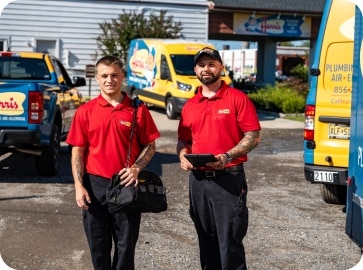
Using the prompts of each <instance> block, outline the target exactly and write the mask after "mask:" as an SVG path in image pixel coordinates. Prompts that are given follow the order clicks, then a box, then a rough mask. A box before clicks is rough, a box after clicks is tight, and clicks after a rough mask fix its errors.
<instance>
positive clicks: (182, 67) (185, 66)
mask: <svg viewBox="0 0 363 270" xmlns="http://www.w3.org/2000/svg"><path fill="white" fill-rule="evenodd" d="M170 58H171V61H172V62H173V66H174V70H175V72H176V74H178V75H185V76H195V72H194V55H191V54H189V55H188V54H172V55H170Z"/></svg>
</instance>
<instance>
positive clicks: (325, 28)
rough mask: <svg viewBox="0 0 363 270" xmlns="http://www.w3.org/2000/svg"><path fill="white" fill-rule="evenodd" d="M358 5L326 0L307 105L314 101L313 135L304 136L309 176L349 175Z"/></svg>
mask: <svg viewBox="0 0 363 270" xmlns="http://www.w3.org/2000/svg"><path fill="white" fill-rule="evenodd" d="M354 7H355V6H354V4H353V3H351V2H350V1H349V0H328V1H326V5H325V9H324V13H323V18H322V23H321V27H320V32H319V37H318V41H317V49H316V54H315V56H314V62H313V65H312V73H311V75H312V77H311V84H310V91H309V95H308V97H307V105H312V106H315V116H314V138H313V141H307V140H305V141H304V162H305V176H306V178H307V180H308V181H311V182H319V183H324V184H337V185H345V181H346V179H345V178H346V171H347V167H348V148H349V135H350V128H349V120H350V103H351V85H352V72H353V39H354V10H355V9H354ZM313 71H314V72H313ZM330 172H331V173H330Z"/></svg>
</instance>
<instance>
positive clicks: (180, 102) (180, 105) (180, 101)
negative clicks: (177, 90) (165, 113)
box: [173, 97, 188, 113]
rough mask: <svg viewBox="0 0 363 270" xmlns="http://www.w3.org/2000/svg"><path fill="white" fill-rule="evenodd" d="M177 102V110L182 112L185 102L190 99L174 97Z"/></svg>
mask: <svg viewBox="0 0 363 270" xmlns="http://www.w3.org/2000/svg"><path fill="white" fill-rule="evenodd" d="M173 98H174V102H175V112H177V113H180V112H181V111H182V109H183V107H184V105H185V103H186V102H187V101H188V99H187V98H178V97H173Z"/></svg>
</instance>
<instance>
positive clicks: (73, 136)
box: [66, 93, 160, 178]
mask: <svg viewBox="0 0 363 270" xmlns="http://www.w3.org/2000/svg"><path fill="white" fill-rule="evenodd" d="M133 111H134V108H133V107H132V100H131V99H130V98H129V97H128V96H127V95H126V94H125V93H124V100H123V102H122V103H121V104H119V105H118V106H117V107H116V108H115V107H113V106H112V105H111V104H109V103H108V102H107V101H106V100H105V99H104V98H103V97H102V96H101V95H99V96H98V97H97V98H95V99H93V100H91V101H89V102H87V103H86V104H84V105H82V106H81V107H80V108H78V110H77V112H76V114H75V117H74V119H73V122H72V125H71V129H70V132H69V134H68V137H67V141H66V142H67V143H68V144H70V145H74V146H80V147H85V148H86V152H85V168H86V171H87V172H88V173H90V174H94V175H98V176H101V177H105V178H110V177H111V176H112V175H113V174H115V173H117V172H118V171H119V170H121V169H122V168H124V167H125V165H126V159H127V153H128V149H129V144H130V132H131V123H132V120H133ZM159 137H160V134H159V131H158V129H157V127H156V125H155V123H154V120H153V119H152V117H151V114H150V112H149V111H148V109H147V107H146V106H145V105H144V104H142V105H141V106H139V108H138V111H137V124H136V126H135V133H134V139H133V141H132V147H131V149H132V151H131V159H130V164H129V165H130V166H131V165H132V164H133V163H134V162H135V160H136V159H137V157H138V156H139V154H140V152H141V150H142V149H143V147H144V146H145V145H146V144H148V143H150V142H152V141H154V140H155V139H157V138H159Z"/></svg>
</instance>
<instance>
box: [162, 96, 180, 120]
mask: <svg viewBox="0 0 363 270" xmlns="http://www.w3.org/2000/svg"><path fill="white" fill-rule="evenodd" d="M165 107H166V116H167V117H168V119H177V118H178V116H179V114H178V113H177V112H176V111H175V102H174V98H173V97H168V99H167V100H166V106H165Z"/></svg>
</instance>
